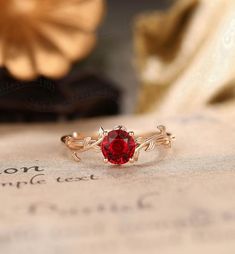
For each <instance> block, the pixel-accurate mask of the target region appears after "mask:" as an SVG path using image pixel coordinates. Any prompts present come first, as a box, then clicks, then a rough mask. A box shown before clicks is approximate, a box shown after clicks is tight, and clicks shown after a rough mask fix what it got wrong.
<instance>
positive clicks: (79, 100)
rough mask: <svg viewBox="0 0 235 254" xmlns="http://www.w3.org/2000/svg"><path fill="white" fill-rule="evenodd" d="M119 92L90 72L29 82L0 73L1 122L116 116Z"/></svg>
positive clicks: (3, 72)
mask: <svg viewBox="0 0 235 254" xmlns="http://www.w3.org/2000/svg"><path fill="white" fill-rule="evenodd" d="M120 97H121V95H120V92H119V90H118V89H117V88H116V87H115V86H114V85H113V84H112V83H111V82H110V81H109V80H107V79H105V78H103V77H100V76H98V75H96V74H93V73H88V72H82V73H78V72H76V73H71V74H70V75H68V76H67V77H66V78H64V79H61V80H51V79H47V78H43V77H40V78H38V79H36V80H34V81H31V82H22V81H18V80H15V79H13V78H11V77H10V76H9V75H8V74H7V72H6V71H5V70H1V71H0V122H19V121H26V122H35V121H56V120H60V119H67V120H73V119H78V118H83V117H93V116H101V115H114V114H117V113H119V104H120V100H121V98H120Z"/></svg>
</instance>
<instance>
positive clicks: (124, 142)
mask: <svg viewBox="0 0 235 254" xmlns="http://www.w3.org/2000/svg"><path fill="white" fill-rule="evenodd" d="M135 147H136V144H135V141H134V139H133V137H132V136H131V135H130V134H129V133H128V132H126V131H124V130H121V129H118V130H113V131H110V132H109V133H108V135H107V136H105V137H104V140H103V142H102V144H101V149H102V153H103V155H104V157H105V158H106V159H107V160H108V161H109V162H111V163H113V164H125V163H127V162H128V161H129V160H130V159H131V158H132V157H133V155H134V153H135Z"/></svg>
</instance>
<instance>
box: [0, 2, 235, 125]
mask: <svg viewBox="0 0 235 254" xmlns="http://www.w3.org/2000/svg"><path fill="white" fill-rule="evenodd" d="M0 7H1V10H2V17H1V18H0V66H1V69H0V121H1V122H35V121H36V122H42V121H43V122H44V121H59V120H75V119H80V118H84V117H94V116H105V115H117V114H134V113H149V112H156V113H158V114H162V113H164V114H175V113H182V112H183V113H184V112H187V111H188V112H192V111H195V110H198V109H201V108H202V109H203V108H204V107H205V106H208V105H218V104H221V103H224V102H228V101H229V102H231V101H233V102H234V98H235V88H234V82H233V81H234V76H235V75H234V70H233V69H232V66H233V63H234V59H235V55H234V54H233V53H231V52H234V50H233V49H235V46H234V40H233V39H232V38H234V29H233V28H232V27H233V26H232V25H231V22H232V20H233V18H234V16H235V11H234V3H233V1H232V0H229V1H227V2H226V3H225V2H223V1H218V0H215V1H212V0H208V1H205V0H175V1H174V0H145V1H141V0H136V1H127V2H124V1H115V0H109V1H103V0H85V1H80V0H75V1H65V0H61V1H55V0H44V1H43V2H40V1H39V0H22V1H20V2H19V1H15V0H9V1H7V2H6V1H0ZM221 10H223V12H222V11H221ZM16 24H17V26H16ZM221 66H222V67H223V68H221ZM230 105H231V103H230ZM186 108H187V110H186Z"/></svg>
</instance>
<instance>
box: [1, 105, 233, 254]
mask: <svg viewBox="0 0 235 254" xmlns="http://www.w3.org/2000/svg"><path fill="white" fill-rule="evenodd" d="M234 120H235V112H228V113H225V112H224V111H220V110H207V111H205V112H202V113H195V114H193V115H190V116H187V115H183V116H182V115H181V116H178V117H168V118H158V117H156V116H154V115H148V116H141V117H120V118H106V119H102V118H99V119H93V120H85V121H81V122H77V123H71V124H49V125H12V126H11V125H5V126H4V125H2V126H1V127H0V136H1V139H0V202H1V209H0V249H1V253H3V254H11V253H17V254H23V253H24V254H25V253H40V254H41V253H44V254H47V253H50V254H51V253H56V254H61V253H63V254H64V253H66V254H67V253H69V254H73V253H82V254H87V253H102V254H106V253H107V254H110V253H112V254H115V253H121V254H125V253H143V254H144V253H161V254H165V253H166V254H167V253H174V254H176V253H179V254H184V253H185V254H186V253H187V254H188V253H190V254H194V253H195V254H196V253H214V254H216V253H226V254H229V253H234V251H235V198H234V197H235V121H234ZM157 123H158V124H164V125H166V127H167V130H169V131H171V132H172V133H173V134H174V135H175V136H176V141H175V142H174V144H173V148H172V149H171V150H169V151H168V152H167V153H166V154H162V153H159V152H158V151H157V150H156V151H153V152H149V153H147V152H144V151H143V152H142V153H141V155H140V159H139V162H137V163H136V164H134V165H131V164H128V165H125V166H122V167H117V166H112V165H105V164H103V162H102V155H101V153H97V152H93V151H89V152H87V153H84V154H82V155H81V157H82V161H81V162H80V163H77V162H75V161H73V159H72V158H71V156H70V154H69V153H68V152H67V150H66V148H65V147H64V146H63V145H62V144H61V143H60V137H61V136H62V135H64V134H69V133H71V132H73V131H75V130H76V131H80V132H84V133H86V132H89V131H91V132H93V131H96V130H98V129H99V127H100V126H101V125H102V126H103V127H104V128H105V129H111V128H112V127H114V126H116V125H118V124H123V125H125V126H126V127H127V128H128V130H134V131H135V130H137V133H136V134H137V135H138V131H139V132H142V131H152V130H154V128H155V127H156V124H157Z"/></svg>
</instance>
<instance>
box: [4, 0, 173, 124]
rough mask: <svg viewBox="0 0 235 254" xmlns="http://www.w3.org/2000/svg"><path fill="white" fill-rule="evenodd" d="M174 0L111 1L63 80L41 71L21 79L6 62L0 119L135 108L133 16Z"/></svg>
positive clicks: (61, 116)
mask: <svg viewBox="0 0 235 254" xmlns="http://www.w3.org/2000/svg"><path fill="white" fill-rule="evenodd" d="M28 2H30V1H28ZM31 2H33V1H31ZM22 3H23V2H22ZM170 3H171V1H170V0H158V1H156V0H146V1H140V0H138V1H128V2H123V1H115V0H109V1H107V3H106V7H105V8H106V11H105V15H104V17H103V18H102V21H101V25H100V26H99V28H98V32H97V33H98V40H97V44H96V46H95V48H94V50H93V51H92V52H91V53H90V54H89V55H88V56H86V57H85V58H84V59H82V60H79V61H75V63H73V65H72V67H71V70H69V72H68V73H66V75H64V76H62V77H60V78H59V79H53V78H50V77H45V76H42V75H38V77H37V78H33V79H30V80H24V78H23V79H21V78H20V79H19V78H17V77H15V75H14V74H11V73H9V72H8V70H7V68H5V67H6V66H3V68H1V72H0V75H1V76H0V86H1V89H0V121H1V122H21V121H26V122H31V121H55V120H59V119H68V120H70V119H77V118H81V117H90V116H99V115H113V114H120V113H133V112H135V110H136V103H137V94H138V86H139V82H138V78H137V73H136V69H135V65H134V43H133V40H134V38H133V27H134V20H135V17H136V15H137V14H138V13H140V12H142V11H147V10H151V9H166V8H167V7H169V5H170ZM88 12H89V8H88ZM90 15H92V13H90ZM6 22H9V20H7V21H6ZM5 25H6V24H5ZM9 32H10V31H9ZM19 50H20V49H19ZM48 57H50V56H49V54H48ZM46 64H47V63H45V65H46Z"/></svg>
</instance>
